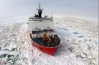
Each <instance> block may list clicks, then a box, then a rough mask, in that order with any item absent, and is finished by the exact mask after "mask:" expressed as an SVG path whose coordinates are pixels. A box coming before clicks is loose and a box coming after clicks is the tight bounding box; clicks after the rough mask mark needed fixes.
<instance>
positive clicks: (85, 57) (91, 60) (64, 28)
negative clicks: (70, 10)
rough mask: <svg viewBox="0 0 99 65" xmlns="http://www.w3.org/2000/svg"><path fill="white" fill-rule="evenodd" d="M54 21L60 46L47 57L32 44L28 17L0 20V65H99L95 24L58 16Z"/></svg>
mask: <svg viewBox="0 0 99 65" xmlns="http://www.w3.org/2000/svg"><path fill="white" fill-rule="evenodd" d="M54 21H55V22H54V25H55V30H56V32H57V34H58V35H59V36H60V37H61V39H62V44H61V46H60V47H59V49H58V50H57V51H56V53H55V54H54V56H50V55H48V54H45V53H43V52H41V51H40V50H38V49H37V48H35V47H34V46H33V45H32V44H31V41H30V38H29V30H28V25H27V24H26V23H27V22H28V17H17V18H13V19H9V20H1V21H0V22H1V24H0V65H98V44H99V43H98V24H97V22H94V21H91V20H86V19H78V18H74V17H59V16H58V17H54ZM4 22H5V23H4Z"/></svg>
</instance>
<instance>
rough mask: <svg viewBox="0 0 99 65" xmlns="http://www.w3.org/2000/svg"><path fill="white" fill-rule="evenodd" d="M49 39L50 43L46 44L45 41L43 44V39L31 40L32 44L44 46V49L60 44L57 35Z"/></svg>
mask: <svg viewBox="0 0 99 65" xmlns="http://www.w3.org/2000/svg"><path fill="white" fill-rule="evenodd" d="M50 39H51V42H50V43H48V41H47V40H46V41H45V42H43V38H32V40H33V41H34V42H36V43H37V44H39V45H42V46H46V47H55V46H58V45H59V44H60V41H61V40H60V38H59V37H58V36H57V35H56V37H55V38H53V37H50Z"/></svg>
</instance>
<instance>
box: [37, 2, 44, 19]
mask: <svg viewBox="0 0 99 65" xmlns="http://www.w3.org/2000/svg"><path fill="white" fill-rule="evenodd" d="M37 10H38V16H39V18H42V10H43V9H41V3H39V9H37Z"/></svg>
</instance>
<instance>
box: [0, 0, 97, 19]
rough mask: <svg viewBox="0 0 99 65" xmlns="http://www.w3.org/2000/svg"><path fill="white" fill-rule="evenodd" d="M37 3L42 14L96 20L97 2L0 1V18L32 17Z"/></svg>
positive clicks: (85, 0) (76, 0) (90, 0)
mask: <svg viewBox="0 0 99 65" xmlns="http://www.w3.org/2000/svg"><path fill="white" fill-rule="evenodd" d="M39 3H41V7H42V8H43V9H44V11H43V14H50V13H51V12H52V14H53V15H66V16H81V17H88V18H93V19H98V0H0V18H9V17H18V16H28V15H34V13H36V10H35V9H37V8H38V4H39Z"/></svg>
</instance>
